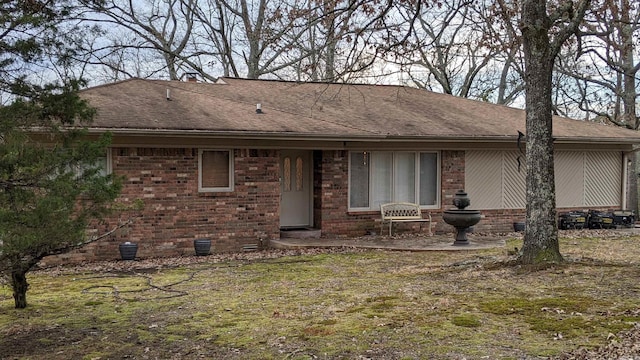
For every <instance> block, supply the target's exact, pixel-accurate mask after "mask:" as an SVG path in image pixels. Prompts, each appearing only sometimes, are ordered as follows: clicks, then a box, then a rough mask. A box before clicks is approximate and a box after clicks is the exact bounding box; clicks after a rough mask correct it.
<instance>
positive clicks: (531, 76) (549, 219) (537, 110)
mask: <svg viewBox="0 0 640 360" xmlns="http://www.w3.org/2000/svg"><path fill="white" fill-rule="evenodd" d="M549 23H550V21H548V17H547V10H546V4H545V0H529V1H525V2H524V3H523V6H522V23H521V27H522V33H523V48H524V58H525V66H526V70H525V92H526V129H527V151H526V154H527V161H526V164H527V190H526V199H527V209H526V212H527V218H526V230H525V237H524V244H523V247H522V256H521V259H520V260H521V262H522V263H524V264H538V263H546V262H561V261H562V255H561V254H560V246H559V243H558V228H557V224H556V191H555V179H554V170H553V135H552V130H553V126H552V101H551V82H552V73H551V72H552V69H553V58H554V55H553V51H552V49H551V44H550V39H549V25H548V24H549Z"/></svg>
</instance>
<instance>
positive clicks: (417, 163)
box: [347, 150, 442, 212]
mask: <svg viewBox="0 0 640 360" xmlns="http://www.w3.org/2000/svg"><path fill="white" fill-rule="evenodd" d="M359 151H360V150H350V151H349V158H348V162H349V163H348V168H349V171H348V173H347V179H348V182H349V186H348V188H349V190H348V193H347V209H348V211H350V212H367V211H378V210H380V209H379V208H375V207H374V206H372V205H371V199H372V195H373V194H372V193H371V192H372V191H373V189H372V188H371V177H372V173H373V166H369V206H368V207H351V187H352V185H353V184H352V183H351V154H353V153H354V152H359ZM361 151H365V150H361ZM380 151H381V152H391V153H392V154H396V153H400V152H405V153H414V154H415V156H414V161H415V167H414V169H415V174H414V176H415V181H414V184H415V185H414V186H415V192H414V194H415V202H416V203H419V202H420V154H423V153H427V154H436V171H437V174H436V203H435V205H420V208H421V209H425V210H431V209H439V208H440V192H441V186H442V184H441V180H440V179H441V175H440V172H441V168H442V166H441V161H442V156H441V153H440V151H403V150H380ZM366 152H367V153H369V154H370V153H372V152H375V151H366ZM393 156H394V157H395V155H393ZM392 166H393V168H394V169H393V171H395V167H396V163H395V159H394V160H393V163H392Z"/></svg>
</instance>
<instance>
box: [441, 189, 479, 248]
mask: <svg viewBox="0 0 640 360" xmlns="http://www.w3.org/2000/svg"><path fill="white" fill-rule="evenodd" d="M470 204H471V200H469V196H467V193H466V192H465V191H464V190H458V192H457V193H456V195H455V196H454V198H453V205H455V207H457V209H449V210H445V211H444V212H443V214H442V220H444V222H446V223H447V224H449V225H452V226H453V227H455V228H456V240H455V241H454V242H453V245H469V239H468V238H467V232H468V231H469V228H470V227H472V226H473V225H475V224H477V223H478V222H479V221H480V218H481V215H480V211H479V210H465V208H466V207H467V206H469V205H470Z"/></svg>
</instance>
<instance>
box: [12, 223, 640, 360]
mask: <svg viewBox="0 0 640 360" xmlns="http://www.w3.org/2000/svg"><path fill="white" fill-rule="evenodd" d="M639 242H640V237H637V236H625V237H607V238H563V239H562V241H561V251H562V253H563V255H565V257H566V258H567V259H568V260H569V261H568V263H567V264H566V265H562V266H556V267H552V268H548V269H543V270H538V271H535V272H530V271H525V270H524V269H522V268H519V267H515V266H507V265H505V262H507V261H508V260H510V259H512V258H513V257H512V255H511V254H512V253H513V251H512V250H513V249H514V248H515V247H518V248H520V247H521V240H516V239H514V240H511V241H508V243H507V247H506V248H500V249H493V250H483V251H474V252H415V253H412V252H390V251H378V250H367V251H364V250H353V249H343V250H337V251H326V250H324V251H320V250H307V251H268V252H260V253H249V254H239V255H237V256H235V255H234V256H229V255H225V256H209V257H191V258H181V259H171V260H158V259H156V260H144V261H135V262H122V261H121V262H113V263H95V264H87V265H85V266H79V267H73V268H61V269H60V268H58V269H49V270H43V271H38V272H35V273H31V274H30V277H29V280H30V283H31V288H30V291H29V293H28V295H27V296H28V301H29V307H28V308H27V309H25V310H14V309H13V299H12V297H11V289H10V288H9V287H8V286H7V285H0V357H1V358H3V359H4V358H8V359H22V358H24V359H122V358H129V359H270V358H271V359H483V358H485V359H498V358H502V359H543V358H549V357H553V356H561V354H563V353H565V355H562V357H563V358H585V357H586V355H584V354H582V355H580V354H577V353H574V355H566V353H570V352H575V351H576V350H577V349H579V348H582V349H588V350H592V351H595V349H596V348H597V347H599V346H603V345H606V344H609V348H616V349H617V347H616V345H615V344H616V342H617V343H623V342H624V341H625V340H624V337H623V334H624V333H623V332H624V331H625V330H629V329H632V328H633V326H634V323H635V322H639V321H640V297H639V292H640V283H639V282H638V279H639V278H640V266H639V265H640V246H638V243H639ZM634 333H635V332H634ZM614 350H615V349H614ZM607 351H613V350H607ZM616 351H623V350H616ZM624 351H627V350H624ZM629 351H633V350H629ZM635 351H638V352H637V353H634V354H636V355H637V356H640V350H638V349H636V350H635ZM582 352H583V353H585V352H586V350H582Z"/></svg>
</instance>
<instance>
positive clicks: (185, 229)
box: [45, 148, 280, 263]
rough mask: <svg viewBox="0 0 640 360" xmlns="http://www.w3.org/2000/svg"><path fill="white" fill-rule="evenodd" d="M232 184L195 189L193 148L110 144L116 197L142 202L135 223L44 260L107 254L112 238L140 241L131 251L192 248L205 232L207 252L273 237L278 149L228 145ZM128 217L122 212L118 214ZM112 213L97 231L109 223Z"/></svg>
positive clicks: (114, 245) (114, 253) (149, 253)
mask: <svg viewBox="0 0 640 360" xmlns="http://www.w3.org/2000/svg"><path fill="white" fill-rule="evenodd" d="M233 153H234V190H233V191H232V192H209V193H202V192H198V149H195V148H177V149H156V148H116V149H113V151H112V168H113V172H114V173H115V174H117V175H121V176H123V177H124V186H123V189H122V194H121V196H120V199H119V201H120V202H123V203H125V204H130V203H132V202H133V201H135V200H136V199H142V200H143V201H144V209H143V210H142V211H140V212H135V214H134V215H135V217H134V219H133V221H134V222H133V224H131V225H130V226H128V227H127V228H123V229H121V230H119V231H118V232H117V233H116V234H114V235H113V236H109V237H107V238H105V239H102V240H100V241H98V242H96V243H93V244H90V245H88V246H86V247H84V248H83V249H80V250H77V251H74V252H72V253H69V254H64V255H60V256H58V257H57V258H49V259H47V261H45V263H46V262H49V263H57V262H61V261H65V262H70V261H71V262H74V261H80V260H113V259H118V258H119V257H120V255H119V252H118V245H119V244H120V243H122V242H124V241H131V242H134V243H137V244H138V253H137V257H140V258H145V257H157V256H179V255H192V254H193V253H194V250H193V240H194V239H197V238H210V239H211V241H212V251H213V252H225V251H239V250H242V246H243V245H246V244H260V243H261V240H263V241H265V242H266V241H268V240H269V239H274V238H278V237H279V234H280V232H279V231H280V230H279V221H280V220H279V207H280V186H279V175H278V174H279V154H278V151H275V150H244V149H243V150H234V152H233ZM121 217H123V218H126V217H128V214H121ZM115 223H116V218H112V219H110V221H109V224H108V225H105V226H103V227H101V229H100V231H105V229H107V228H113V226H114V224H115Z"/></svg>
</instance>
